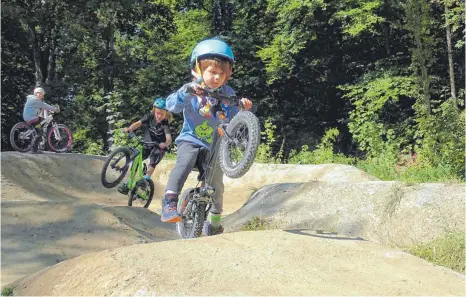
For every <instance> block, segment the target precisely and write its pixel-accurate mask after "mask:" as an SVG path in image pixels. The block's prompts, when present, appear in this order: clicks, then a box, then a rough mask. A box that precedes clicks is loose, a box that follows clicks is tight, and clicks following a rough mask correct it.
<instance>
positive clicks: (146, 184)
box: [128, 178, 155, 208]
mask: <svg viewBox="0 0 466 297" xmlns="http://www.w3.org/2000/svg"><path fill="white" fill-rule="evenodd" d="M154 188H155V187H154V182H153V181H152V180H151V179H149V180H146V179H145V178H142V179H140V180H139V181H138V182H137V183H136V186H134V189H132V190H131V193H130V195H129V198H128V206H142V207H144V208H148V207H149V205H150V203H151V202H152V197H154ZM133 203H134V205H133Z"/></svg>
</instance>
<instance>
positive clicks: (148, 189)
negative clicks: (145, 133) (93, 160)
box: [100, 133, 158, 208]
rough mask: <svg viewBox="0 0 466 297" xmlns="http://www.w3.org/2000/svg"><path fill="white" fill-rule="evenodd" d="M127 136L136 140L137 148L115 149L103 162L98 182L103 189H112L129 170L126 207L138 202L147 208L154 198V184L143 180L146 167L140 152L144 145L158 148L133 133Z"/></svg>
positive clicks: (122, 147) (124, 147) (123, 147)
mask: <svg viewBox="0 0 466 297" xmlns="http://www.w3.org/2000/svg"><path fill="white" fill-rule="evenodd" d="M128 136H129V137H131V138H136V139H137V140H138V143H139V144H138V146H137V147H136V148H134V147H129V146H121V147H118V148H116V149H115V150H114V151H113V152H112V153H111V154H110V155H109V156H108V157H107V160H105V163H104V166H103V168H102V172H101V174H100V180H101V182H102V185H103V186H104V187H106V188H109V189H110V188H114V187H115V186H117V185H118V184H119V183H120V182H121V181H122V180H123V178H124V177H125V175H126V173H127V172H128V170H129V171H130V175H129V179H128V183H127V186H128V206H133V202H135V201H138V202H139V204H140V205H141V206H142V207H144V208H148V207H149V205H150V203H151V202H152V197H153V196H154V182H153V181H152V180H150V179H149V180H147V179H145V178H144V175H145V174H146V172H147V166H146V164H145V163H143V162H142V161H143V159H142V150H143V145H144V144H146V145H156V146H158V143H155V142H146V141H143V140H142V139H141V138H139V137H136V135H135V134H134V133H129V134H128Z"/></svg>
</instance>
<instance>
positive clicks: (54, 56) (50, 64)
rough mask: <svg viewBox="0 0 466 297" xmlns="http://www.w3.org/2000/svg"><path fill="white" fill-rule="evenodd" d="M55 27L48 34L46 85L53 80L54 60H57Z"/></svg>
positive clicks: (56, 29)
mask: <svg viewBox="0 0 466 297" xmlns="http://www.w3.org/2000/svg"><path fill="white" fill-rule="evenodd" d="M57 32H58V28H57V26H54V27H53V29H52V31H51V32H50V48H49V60H48V65H47V79H46V80H45V81H46V83H47V84H50V83H51V82H52V81H53V80H54V79H55V69H56V59H57V51H56V48H57Z"/></svg>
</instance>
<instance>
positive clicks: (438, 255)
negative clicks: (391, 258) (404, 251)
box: [408, 230, 466, 273]
mask: <svg viewBox="0 0 466 297" xmlns="http://www.w3.org/2000/svg"><path fill="white" fill-rule="evenodd" d="M464 243H465V233H464V230H463V231H454V232H447V233H445V234H444V235H443V236H440V237H438V238H437V239H435V240H433V241H432V242H430V243H427V244H419V245H415V246H412V247H410V248H408V251H409V252H410V253H412V254H413V255H415V256H418V257H420V258H423V259H425V260H427V261H429V262H432V263H434V264H437V265H441V266H444V267H448V268H451V269H453V270H456V271H458V272H461V273H465V263H466V262H465V244H464Z"/></svg>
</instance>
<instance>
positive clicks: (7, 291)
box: [2, 287, 14, 296]
mask: <svg viewBox="0 0 466 297" xmlns="http://www.w3.org/2000/svg"><path fill="white" fill-rule="evenodd" d="M13 290H14V288H13V287H5V288H3V290H2V296H13Z"/></svg>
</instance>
